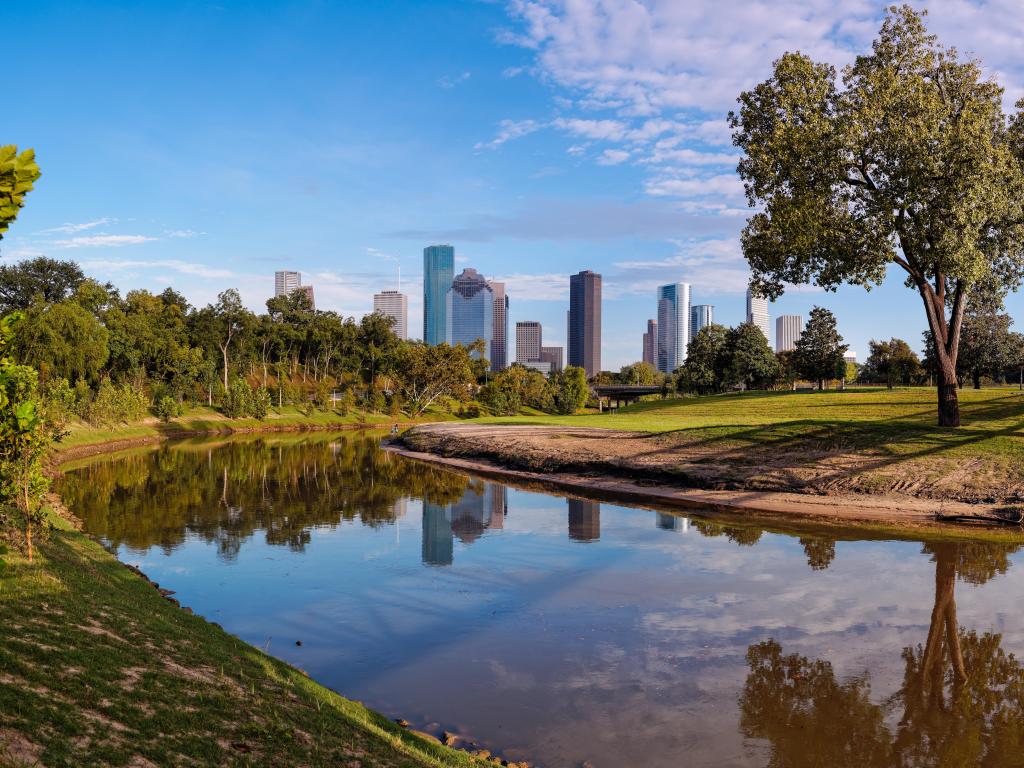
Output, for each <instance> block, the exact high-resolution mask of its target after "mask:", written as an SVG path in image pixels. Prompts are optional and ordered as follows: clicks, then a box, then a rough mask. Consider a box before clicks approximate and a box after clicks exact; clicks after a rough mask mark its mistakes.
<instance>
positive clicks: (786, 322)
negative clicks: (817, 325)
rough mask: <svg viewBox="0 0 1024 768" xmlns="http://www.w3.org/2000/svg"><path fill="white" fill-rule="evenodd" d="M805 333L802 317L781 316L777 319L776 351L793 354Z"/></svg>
mask: <svg viewBox="0 0 1024 768" xmlns="http://www.w3.org/2000/svg"><path fill="white" fill-rule="evenodd" d="M803 332H804V319H803V318H802V317H801V316H800V315H779V316H778V317H777V318H775V351H776V352H792V351H793V350H794V349H796V341H797V339H799V338H800V334H802V333H803Z"/></svg>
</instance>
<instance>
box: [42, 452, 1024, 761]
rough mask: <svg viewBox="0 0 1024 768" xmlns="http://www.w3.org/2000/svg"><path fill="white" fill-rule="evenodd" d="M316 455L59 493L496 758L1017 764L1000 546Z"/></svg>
mask: <svg viewBox="0 0 1024 768" xmlns="http://www.w3.org/2000/svg"><path fill="white" fill-rule="evenodd" d="M332 440H334V441H335V442H334V444H333V445H332V446H331V447H330V448H329V449H328V448H326V447H325V446H326V443H321V441H320V439H319V438H316V437H311V438H309V439H303V440H301V441H294V442H293V443H292V444H285V445H282V444H273V445H269V444H267V443H269V442H271V441H267V443H265V442H264V441H254V440H249V441H237V442H235V441H229V442H225V441H219V442H217V443H212V442H211V443H210V444H209V445H198V444H195V443H190V444H185V445H182V446H166V447H165V448H161V449H158V450H155V451H151V452H146V453H141V452H140V453H137V454H135V455H132V456H130V457H125V458H124V459H121V458H115V459H113V460H106V461H105V462H103V463H100V464H97V465H94V466H89V467H85V468H83V469H81V470H74V471H71V472H69V473H68V476H67V477H65V478H64V479H63V480H61V483H62V485H63V486H64V487H62V489H61V490H62V492H65V490H66V498H67V499H68V500H69V504H70V505H71V506H72V509H73V510H74V511H76V512H81V513H82V515H83V516H84V518H85V519H86V525H87V530H88V532H90V533H93V534H94V535H97V536H100V537H103V538H104V540H105V541H106V542H107V543H108V545H114V546H115V547H116V549H117V552H118V555H119V556H120V557H122V558H124V559H127V560H129V561H130V562H133V563H137V564H138V565H140V566H141V567H142V569H143V570H144V571H145V572H146V573H147V575H149V576H150V577H151V578H153V579H154V580H156V581H159V582H160V583H161V584H162V585H164V586H166V587H167V588H169V589H173V590H175V591H176V592H177V595H176V597H179V598H180V599H181V601H182V604H183V605H187V606H189V607H191V608H193V609H194V610H195V611H196V613H198V614H200V615H203V616H205V617H207V618H209V619H211V620H214V621H217V622H218V623H221V624H222V625H223V626H224V627H225V628H226V629H227V630H228V631H229V632H232V633H233V634H236V635H238V636H240V637H241V638H242V639H244V640H246V641H248V642H250V643H253V644H255V645H258V646H261V647H262V646H264V645H266V644H267V643H268V642H269V641H270V640H271V639H273V642H272V643H271V644H270V645H269V647H270V650H271V652H272V653H275V654H277V655H279V656H281V657H282V658H284V659H285V660H287V661H290V662H293V663H297V664H299V665H300V666H301V667H302V668H303V669H306V670H308V671H309V673H310V674H311V676H313V677H314V678H315V679H317V680H318V681H321V682H324V683H326V684H327V685H329V686H331V687H333V688H335V689H336V690H340V691H342V692H344V693H345V694H346V695H349V696H351V697H353V698H359V699H361V700H365V701H366V702H367V703H368V704H369V705H371V706H373V707H375V708H377V709H379V710H381V711H383V712H384V713H385V714H387V715H388V716H389V717H398V716H401V717H404V718H406V719H408V720H410V721H411V722H413V723H414V725H415V727H418V728H423V727H428V724H430V723H437V724H439V726H438V727H442V728H446V729H450V730H458V731H460V732H464V733H467V734H468V735H469V736H471V737H472V738H473V739H475V740H479V741H481V742H482V743H483V744H484V746H486V747H487V748H488V749H491V750H492V751H499V750H500V751H503V752H504V754H503V755H502V756H507V757H509V758H510V759H518V760H528V761H530V762H531V764H534V765H537V766H546V768H553V767H554V766H562V765H579V764H581V763H582V762H583V761H584V760H590V761H591V762H593V763H594V765H596V766H608V765H622V766H633V765H636V766H644V767H645V768H669V766H671V768H676V766H678V765H680V764H686V765H693V766H712V765H715V766H717V765H729V766H746V767H748V768H764V767H765V766H768V765H778V766H780V768H781V767H782V766H785V767H786V768H805V767H809V766H815V768H817V766H820V765H829V766H833V765H834V766H844V767H847V768H854V766H856V768H861V766H870V768H875V766H878V767H879V768H882V767H883V766H889V765H898V766H900V768H909V767H910V766H921V767H922V768H923V767H924V766H930V765H939V764H942V765H949V766H952V765H975V764H977V765H991V766H993V767H995V766H1002V765H1015V764H1017V763H1018V762H1022V761H1020V760H1018V758H1017V755H1020V754H1024V738H1022V736H1021V734H1024V727H1021V726H1019V725H1018V724H1019V723H1022V722H1024V705H1022V700H1024V674H1022V673H1021V672H1020V665H1019V663H1018V662H1017V661H1016V658H1017V657H1015V656H1014V655H1013V654H1017V655H1018V656H1019V654H1020V652H1021V651H1022V650H1024V617H1021V618H1018V612H1016V611H1015V610H1013V608H1012V606H1013V605H1014V603H1013V600H1014V599H1015V596H1016V594H1018V593H1019V592H1020V591H1021V590H1024V568H1020V567H1019V563H1017V568H1012V567H1011V566H1012V565H1013V564H1014V563H1015V562H1016V560H1018V559H1019V558H1017V557H1016V556H1015V554H1014V553H1015V551H1016V546H1015V545H1006V546H996V545H992V544H984V543H972V544H970V545H969V546H966V545H962V544H955V545H954V544H952V543H949V542H939V543H934V544H928V545H926V546H925V547H924V549H923V551H922V546H921V543H920V542H916V541H915V542H907V541H881V540H878V541H872V540H870V539H871V538H872V537H871V534H865V532H864V531H857V530H850V529H845V530H844V529H838V528H836V529H828V530H822V531H814V530H812V529H807V530H806V531H805V532H802V533H800V534H798V535H793V534H790V533H784V532H782V531H780V530H779V529H776V530H775V531H774V532H773V531H772V530H771V529H764V528H762V527H760V526H756V525H746V524H744V525H738V524H733V523H727V522H724V521H723V520H722V519H721V518H714V517H711V516H708V515H702V514H695V515H693V516H691V517H682V516H678V515H675V514H670V513H667V512H654V511H646V510H640V509H628V508H624V507H620V506H618V505H616V504H613V503H607V502H604V503H601V502H597V501H592V500H591V501H587V500H578V499H572V500H566V501H563V498H562V497H556V496H548V495H544V494H537V493H528V492H525V491H519V490H515V489H506V488H505V487H504V486H502V485H500V484H497V483H489V482H483V481H481V480H479V479H472V478H467V477H465V476H459V475H452V474H450V473H446V472H444V471H441V470H437V469H436V468H433V467H430V466H429V465H423V464H419V463H414V462H409V461H405V460H400V457H393V456H388V455H386V454H383V453H382V452H380V451H379V450H378V449H377V447H376V446H375V445H374V444H373V443H372V442H371V441H361V440H360V439H358V438H353V437H346V436H341V437H339V438H332ZM399 520H401V524H400V525H398V521H399ZM421 524H422V531H421V536H416V533H417V531H416V527H417V526H418V525H421ZM683 533H686V534H687V535H680V534H683ZM399 534H400V535H399ZM866 537H867V539H866ZM837 539H838V542H837ZM583 544H585V546H584V545H583ZM421 564H426V565H436V566H442V567H435V568H425V567H422V565H421ZM954 573H955V577H956V580H957V581H959V582H962V583H960V584H959V585H958V586H957V593H958V594H957V597H958V600H956V603H958V604H957V605H954V600H953V590H952V586H953V581H954ZM453 627H457V628H458V631H457V632H453ZM295 639H301V640H302V641H303V644H302V646H301V647H297V646H295V645H294V644H293V643H292V642H291V641H292V640H295ZM428 730H432V731H434V732H436V731H435V730H434V726H429V727H428ZM680 756H685V757H684V758H681V757H680ZM979 758H980V759H979ZM681 759H684V760H685V762H684V763H681V762H680V761H681ZM942 759H944V760H945V762H941V760H942ZM957 760H959V762H957ZM1015 761H1016V762H1015Z"/></svg>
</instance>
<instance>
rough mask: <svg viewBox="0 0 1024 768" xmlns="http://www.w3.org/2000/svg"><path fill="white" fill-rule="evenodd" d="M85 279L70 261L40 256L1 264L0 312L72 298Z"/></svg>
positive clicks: (79, 268)
mask: <svg viewBox="0 0 1024 768" xmlns="http://www.w3.org/2000/svg"><path fill="white" fill-rule="evenodd" d="M84 280H85V275H84V274H82V269H81V267H79V266H78V265H77V264H76V263H75V262H73V261H58V260H57V259H49V258H47V257H45V256H39V257H37V258H34V259H26V260H25V261H19V262H18V263H17V264H9V265H8V264H5V265H3V266H0V313H4V312H12V311H14V310H17V309H28V308H29V307H30V306H32V305H33V304H36V303H39V302H42V303H44V304H56V303H58V302H61V301H64V300H65V299H69V298H71V296H72V295H73V294H74V293H75V291H77V290H78V288H79V286H81V285H82V283H83V281H84Z"/></svg>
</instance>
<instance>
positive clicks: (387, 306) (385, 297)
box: [373, 291, 409, 341]
mask: <svg viewBox="0 0 1024 768" xmlns="http://www.w3.org/2000/svg"><path fill="white" fill-rule="evenodd" d="M373 311H374V312H377V313H378V314H381V315H384V316H385V317H387V318H390V320H391V323H392V324H391V328H392V330H394V332H395V335H396V336H397V337H398V338H400V339H402V340H403V341H404V340H405V339H407V338H408V337H409V298H408V297H407V296H406V295H405V294H404V293H399V292H398V291H381V292H380V293H375V294H374V295H373Z"/></svg>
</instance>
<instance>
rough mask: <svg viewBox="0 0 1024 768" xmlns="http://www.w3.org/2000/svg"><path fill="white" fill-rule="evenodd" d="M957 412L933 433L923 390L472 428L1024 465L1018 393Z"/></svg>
mask: <svg viewBox="0 0 1024 768" xmlns="http://www.w3.org/2000/svg"><path fill="white" fill-rule="evenodd" d="M960 407H961V414H962V422H963V425H962V426H961V427H960V428H959V429H945V428H940V427H937V426H936V423H935V422H936V402H935V391H934V390H933V389H929V388H908V389H894V390H891V391H890V390H886V389H848V390H845V391H826V392H753V393H736V394H726V395H715V396H709V397H692V398H678V399H671V400H652V401H646V402H641V403H637V404H636V405H633V406H630V407H628V408H623V409H621V410H619V411H618V412H612V413H608V412H606V413H603V414H598V413H588V414H581V415H576V416H519V417H514V418H497V417H495V418H482V419H479V420H478V421H480V422H485V423H499V424H543V425H564V426H580V427H584V426H585V427H604V428H608V429H619V430H635V431H642V432H652V433H668V432H675V433H678V435H679V437H680V438H681V439H687V440H701V441H708V442H709V443H720V444H723V445H724V444H728V445H731V446H733V447H735V446H738V445H750V446H754V447H790V446H792V445H793V444H799V443H800V442H806V441H812V442H815V443H825V444H827V446H826V447H830V448H835V449H840V450H853V451H863V450H873V451H880V452H884V453H886V454H890V455H893V456H927V455H933V454H937V455H942V456H947V457H968V456H978V455H988V456H991V457H1002V458H1006V459H1012V460H1021V459H1024V394H1022V393H1021V392H1019V391H1018V390H1017V389H1016V388H1013V389H1010V388H991V389H981V390H973V389H965V390H962V391H961V392H960Z"/></svg>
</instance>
